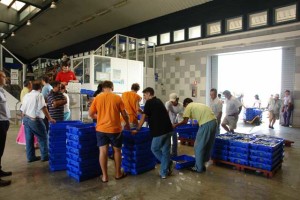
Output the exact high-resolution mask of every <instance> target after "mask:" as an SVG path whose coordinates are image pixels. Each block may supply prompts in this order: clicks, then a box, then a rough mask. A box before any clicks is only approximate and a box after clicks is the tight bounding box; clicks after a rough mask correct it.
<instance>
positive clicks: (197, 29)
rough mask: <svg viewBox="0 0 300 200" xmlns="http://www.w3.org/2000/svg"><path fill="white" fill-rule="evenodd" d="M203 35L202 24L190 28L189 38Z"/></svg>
mask: <svg viewBox="0 0 300 200" xmlns="http://www.w3.org/2000/svg"><path fill="white" fill-rule="evenodd" d="M199 37H201V26H193V27H191V28H189V39H193V38H199Z"/></svg>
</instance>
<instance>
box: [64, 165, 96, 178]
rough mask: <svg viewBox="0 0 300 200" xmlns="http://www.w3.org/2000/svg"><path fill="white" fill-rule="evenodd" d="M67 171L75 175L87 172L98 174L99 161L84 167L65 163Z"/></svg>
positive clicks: (82, 174)
mask: <svg viewBox="0 0 300 200" xmlns="http://www.w3.org/2000/svg"><path fill="white" fill-rule="evenodd" d="M67 171H70V172H72V173H74V174H77V175H81V176H84V175H88V174H100V173H101V168H100V165H99V163H98V164H96V165H91V166H88V167H84V168H78V167H76V166H73V165H70V164H67Z"/></svg>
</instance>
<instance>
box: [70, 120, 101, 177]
mask: <svg viewBox="0 0 300 200" xmlns="http://www.w3.org/2000/svg"><path fill="white" fill-rule="evenodd" d="M67 173H68V175H69V176H70V177H72V178H74V179H75V180H77V181H78V182H80V181H84V180H88V179H91V178H94V177H97V176H100V174H101V169H100V165H99V149H98V147H97V138H96V128H95V124H82V125H76V126H72V125H71V126H68V133H67Z"/></svg>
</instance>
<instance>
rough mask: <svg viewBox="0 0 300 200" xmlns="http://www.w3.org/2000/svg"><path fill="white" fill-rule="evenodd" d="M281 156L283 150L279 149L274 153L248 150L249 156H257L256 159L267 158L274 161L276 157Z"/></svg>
mask: <svg viewBox="0 0 300 200" xmlns="http://www.w3.org/2000/svg"><path fill="white" fill-rule="evenodd" d="M282 154H283V149H281V148H278V149H277V150H276V151H274V152H266V151H259V150H253V149H250V155H251V156H258V157H262V158H268V159H274V158H275V157H277V156H278V155H282Z"/></svg>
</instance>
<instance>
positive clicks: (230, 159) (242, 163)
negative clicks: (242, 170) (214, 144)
mask: <svg viewBox="0 0 300 200" xmlns="http://www.w3.org/2000/svg"><path fill="white" fill-rule="evenodd" d="M228 160H229V161H230V162H232V163H237V164H240V165H246V166H248V165H249V162H248V160H245V159H240V158H234V157H230V156H228Z"/></svg>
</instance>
